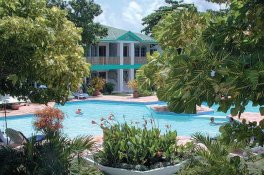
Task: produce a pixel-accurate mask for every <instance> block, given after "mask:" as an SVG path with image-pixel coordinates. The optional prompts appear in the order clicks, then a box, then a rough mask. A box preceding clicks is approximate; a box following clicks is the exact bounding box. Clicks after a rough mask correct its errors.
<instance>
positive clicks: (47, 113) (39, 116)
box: [34, 107, 64, 133]
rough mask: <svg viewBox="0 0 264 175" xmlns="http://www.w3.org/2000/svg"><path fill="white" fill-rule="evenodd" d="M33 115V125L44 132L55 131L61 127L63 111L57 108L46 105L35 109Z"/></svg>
mask: <svg viewBox="0 0 264 175" xmlns="http://www.w3.org/2000/svg"><path fill="white" fill-rule="evenodd" d="M35 116H36V119H35V122H34V126H35V127H36V129H37V130H41V131H43V132H44V133H49V132H56V131H58V130H59V129H61V128H62V127H63V126H62V121H63V120H64V113H63V112H62V111H61V110H59V109H56V108H52V107H46V108H44V109H42V110H39V111H37V112H36V113H35Z"/></svg>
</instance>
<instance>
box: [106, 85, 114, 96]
mask: <svg viewBox="0 0 264 175" xmlns="http://www.w3.org/2000/svg"><path fill="white" fill-rule="evenodd" d="M114 88H115V84H113V83H106V84H105V87H104V92H106V93H108V94H112V92H113V91H114Z"/></svg>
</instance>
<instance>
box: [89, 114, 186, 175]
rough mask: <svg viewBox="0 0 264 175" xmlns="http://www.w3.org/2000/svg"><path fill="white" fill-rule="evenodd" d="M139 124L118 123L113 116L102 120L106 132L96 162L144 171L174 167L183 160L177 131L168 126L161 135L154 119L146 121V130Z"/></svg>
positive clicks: (144, 124)
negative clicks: (177, 139) (178, 144)
mask: <svg viewBox="0 0 264 175" xmlns="http://www.w3.org/2000/svg"><path fill="white" fill-rule="evenodd" d="M93 123H94V124H97V123H96V122H95V121H94V122H93ZM139 124H140V123H138V122H137V123H135V125H129V124H128V123H127V122H125V123H122V124H121V123H118V122H117V121H115V120H114V116H113V115H110V116H109V119H108V120H106V119H104V118H102V119H101V124H98V125H99V126H100V127H101V128H102V129H103V133H104V136H103V139H104V143H103V149H102V150H101V151H100V152H99V153H98V154H96V155H95V160H96V161H98V162H99V163H100V164H102V165H105V166H111V167H118V168H125V169H136V170H139V171H144V170H148V169H153V168H158V167H162V166H168V165H174V164H177V163H179V162H180V161H181V160H183V159H184V155H182V154H180V153H179V152H180V149H178V146H177V141H176V137H177V133H176V131H171V130H170V129H169V126H167V127H168V128H167V131H166V132H165V133H164V134H161V132H160V130H159V129H158V128H157V127H156V126H155V122H154V120H153V119H150V120H147V119H144V121H143V128H140V127H138V125H139ZM148 128H150V129H148Z"/></svg>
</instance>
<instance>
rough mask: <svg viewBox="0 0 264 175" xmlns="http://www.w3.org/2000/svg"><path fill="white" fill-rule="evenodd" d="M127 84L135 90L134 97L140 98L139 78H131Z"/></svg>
mask: <svg viewBox="0 0 264 175" xmlns="http://www.w3.org/2000/svg"><path fill="white" fill-rule="evenodd" d="M127 86H128V87H129V88H131V89H132V90H133V98H138V97H139V93H138V82H137V80H130V81H129V82H128V83H127Z"/></svg>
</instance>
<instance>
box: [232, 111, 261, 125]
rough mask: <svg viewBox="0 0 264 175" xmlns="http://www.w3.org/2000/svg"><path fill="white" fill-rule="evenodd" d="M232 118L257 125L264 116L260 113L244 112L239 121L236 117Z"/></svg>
mask: <svg viewBox="0 0 264 175" xmlns="http://www.w3.org/2000/svg"><path fill="white" fill-rule="evenodd" d="M233 118H235V119H237V120H239V121H242V120H243V119H245V120H246V121H247V122H257V123H258V124H259V122H260V121H261V120H264V116H261V115H260V113H257V112H244V113H242V114H241V117H240V119H238V116H233Z"/></svg>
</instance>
